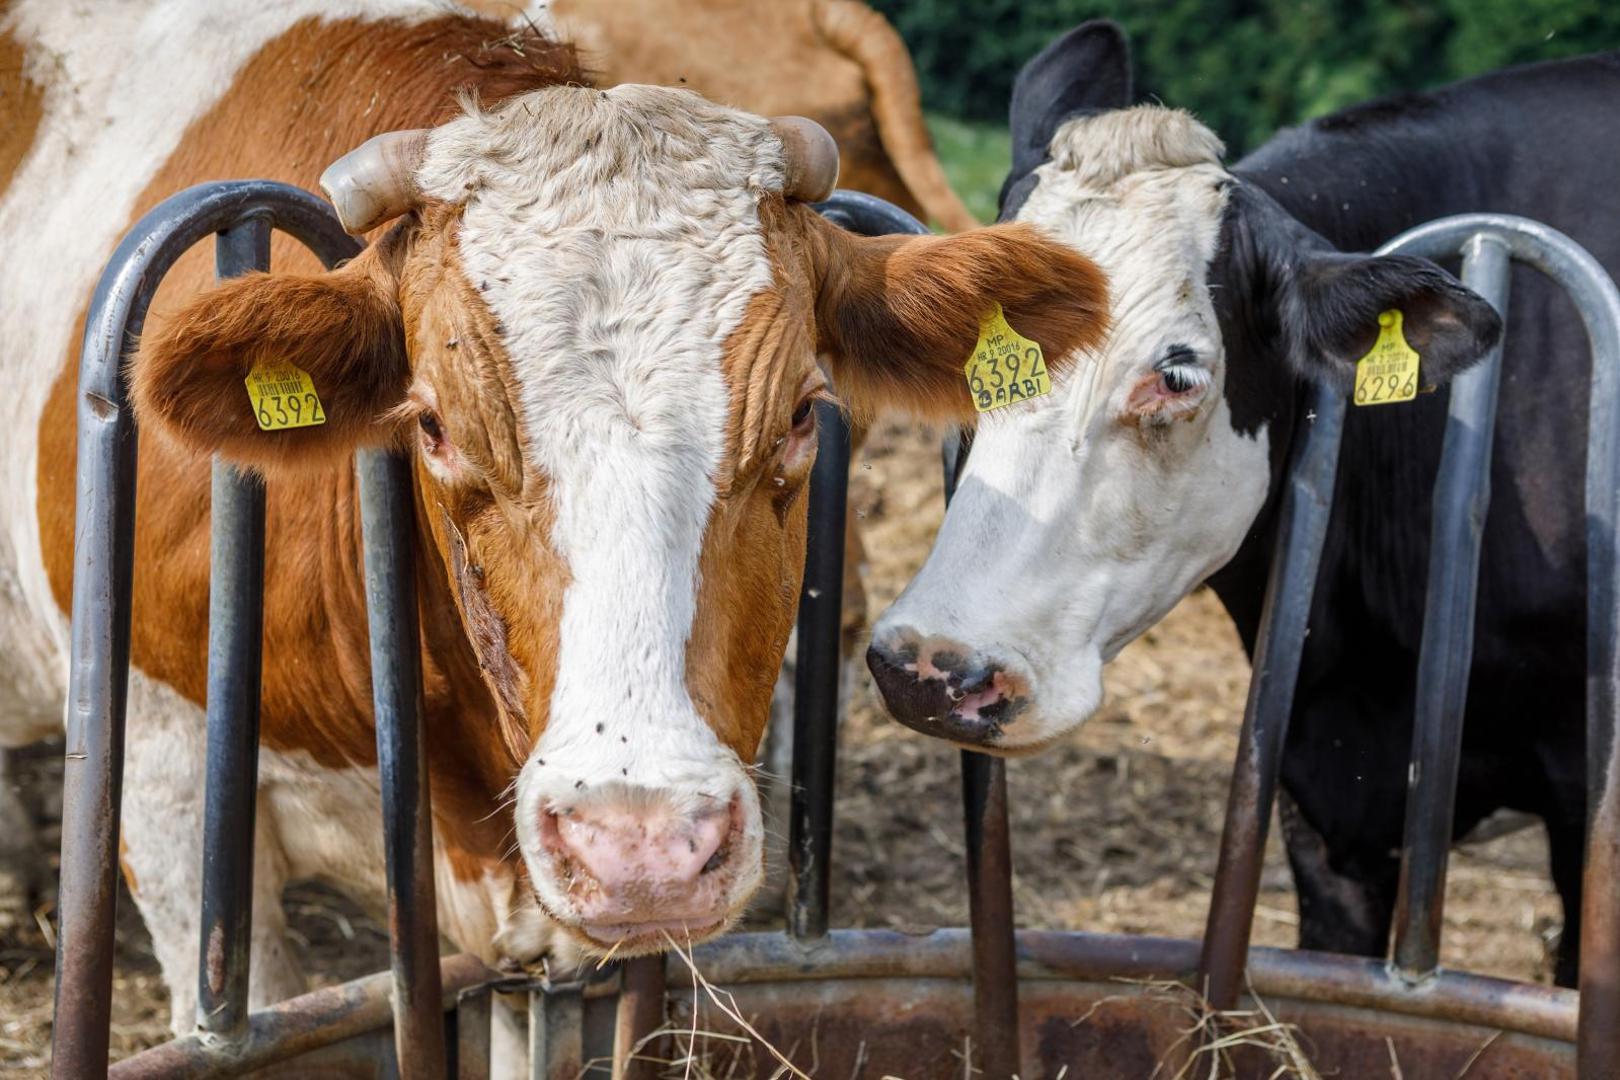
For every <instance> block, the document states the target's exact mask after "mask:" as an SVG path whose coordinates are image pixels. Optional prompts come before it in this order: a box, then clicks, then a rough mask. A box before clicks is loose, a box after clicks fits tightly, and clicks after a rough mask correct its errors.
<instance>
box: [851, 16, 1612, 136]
mask: <svg viewBox="0 0 1620 1080" xmlns="http://www.w3.org/2000/svg"><path fill="white" fill-rule="evenodd" d="M870 2H872V6H874V7H876V8H877V9H878V10H880V11H882V12H883V13H884V14H885V15H887V16H888V17H889V19H890V20H891V21H893V22H894V24H895V26H896V27H897V28H898V29H899V30H900V33H901V35H902V36H903V37H904V38H905V39H906V43H907V44H908V45H909V46H910V47H911V51H912V56H913V57H914V59H915V60H916V62H917V69H918V73H919V75H920V76H921V79H922V85H923V101H924V104H925V105H926V106H927V108H928V109H929V110H930V111H932V112H936V113H943V114H945V115H947V116H951V117H955V118H958V119H963V120H977V121H992V122H995V123H997V124H1004V123H1005V122H1006V116H1007V99H1008V95H1009V94H1010V92H1011V90H1012V82H1013V78H1014V76H1016V75H1017V73H1018V69H1019V67H1020V65H1022V64H1023V62H1024V61H1025V60H1027V59H1029V58H1030V57H1031V56H1033V55H1035V53H1036V52H1038V51H1040V49H1041V48H1042V47H1043V46H1045V45H1046V44H1047V43H1048V42H1049V41H1051V40H1052V39H1053V38H1054V37H1056V36H1057V35H1058V34H1060V33H1062V32H1063V31H1065V30H1067V29H1069V28H1070V27H1072V26H1075V25H1077V24H1078V23H1081V22H1083V21H1085V20H1086V19H1091V18H1098V17H1107V18H1112V19H1115V20H1117V21H1118V22H1119V23H1120V24H1121V25H1123V26H1124V27H1125V29H1126V30H1127V32H1129V34H1130V36H1131V44H1132V47H1133V49H1134V52H1135V62H1136V78H1137V91H1138V94H1139V95H1141V96H1151V97H1156V98H1158V99H1159V100H1161V101H1163V102H1164V103H1165V104H1167V105H1175V106H1179V107H1181V108H1186V109H1190V110H1192V111H1193V112H1194V113H1196V114H1197V115H1198V116H1199V117H1200V118H1201V119H1202V120H1204V121H1205V122H1206V123H1208V124H1210V125H1211V126H1212V127H1213V128H1214V129H1215V130H1216V131H1217V132H1219V133H1220V135H1221V137H1222V138H1224V139H1225V140H1226V142H1227V146H1228V148H1229V150H1230V152H1231V156H1232V157H1233V158H1236V156H1237V155H1238V154H1240V153H1242V152H1243V151H1244V150H1246V149H1248V148H1250V147H1253V146H1255V145H1257V144H1258V143H1260V142H1261V141H1263V140H1264V139H1265V138H1266V137H1267V136H1268V135H1269V134H1271V133H1272V132H1273V131H1275V130H1276V129H1277V128H1278V127H1279V126H1281V125H1284V124H1291V123H1297V122H1299V121H1301V120H1307V119H1310V118H1311V117H1314V116H1320V115H1322V114H1323V113H1327V112H1331V111H1332V110H1334V109H1337V108H1340V107H1342V106H1344V105H1349V104H1351V103H1353V102H1357V101H1362V100H1365V99H1367V98H1370V97H1375V96H1378V95H1380V94H1385V93H1389V92H1392V91H1395V90H1402V89H1417V88H1422V87H1427V86H1436V85H1439V84H1441V83H1446V82H1451V81H1452V80H1454V79H1459V78H1463V77H1465V76H1468V75H1474V74H1478V73H1479V72H1482V71H1488V70H1490V69H1492V68H1496V67H1502V66H1504V65H1507V64H1516V63H1523V62H1526V61H1532V60H1546V59H1552V58H1554V57H1559V56H1571V55H1575V54H1578V53H1585V52H1595V51H1598V50H1602V49H1613V48H1617V47H1620V0H1437V2H1431V3H1414V2H1402V0H1346V2H1332V0H870ZM1617 107H1620V104H1617Z"/></svg>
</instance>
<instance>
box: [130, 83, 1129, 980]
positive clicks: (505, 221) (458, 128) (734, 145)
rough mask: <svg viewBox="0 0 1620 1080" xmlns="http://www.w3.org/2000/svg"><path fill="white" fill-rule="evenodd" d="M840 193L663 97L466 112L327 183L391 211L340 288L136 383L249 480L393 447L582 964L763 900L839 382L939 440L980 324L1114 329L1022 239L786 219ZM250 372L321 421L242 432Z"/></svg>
mask: <svg viewBox="0 0 1620 1080" xmlns="http://www.w3.org/2000/svg"><path fill="white" fill-rule="evenodd" d="M835 171H836V150H835V149H834V148H833V147H832V143H831V140H830V138H829V137H828V136H827V135H826V134H825V132H821V131H820V130H819V129H817V128H815V127H814V126H813V125H810V124H809V122H808V121H794V120H791V119H787V120H775V121H767V120H765V119H762V118H759V117H754V116H749V115H747V114H744V113H740V112H736V111H734V110H730V109H725V108H721V107H719V106H716V105H713V104H711V103H709V102H706V101H704V100H703V99H701V98H699V97H697V96H696V95H693V94H690V93H685V92H682V91H677V90H669V89H661V88H653V87H637V86H620V87H616V88H615V89H613V90H610V91H607V92H600V91H596V90H590V89H585V88H579V87H552V88H548V89H545V90H541V91H536V92H533V93H529V94H525V95H522V96H519V97H515V98H512V99H510V100H508V101H506V102H504V103H502V104H500V105H498V106H495V107H493V108H491V109H488V110H481V109H470V110H468V111H467V112H466V114H465V115H463V116H461V117H459V118H458V119H455V120H453V121H451V122H449V123H447V124H445V125H443V126H441V127H439V128H435V129H431V130H425V131H412V132H396V133H391V134H387V135H383V136H378V137H376V138H374V139H372V140H370V141H368V142H366V143H364V144H362V145H361V146H360V147H358V148H357V149H356V150H354V151H353V152H351V153H350V154H348V155H346V156H345V157H344V158H342V159H341V160H340V161H339V162H338V163H336V164H335V165H334V166H333V167H332V168H331V169H329V170H328V172H327V175H326V177H325V178H323V185H324V186H326V187H327V189H328V191H329V193H331V195H332V196H333V198H334V202H335V204H336V205H337V207H338V209H339V213H340V216H341V217H342V218H343V220H344V222H345V224H346V226H348V227H350V229H351V231H363V230H368V229H372V228H374V227H376V226H378V225H380V224H383V223H385V222H386V221H388V220H390V219H393V218H399V224H397V225H396V226H394V227H393V228H392V229H391V230H389V231H388V232H387V233H386V235H384V236H382V237H381V238H380V239H378V240H377V241H376V242H375V243H374V244H373V245H372V246H371V247H370V248H368V249H367V250H366V251H365V252H364V253H363V254H362V255H360V256H359V257H358V258H356V259H355V260H354V261H353V262H352V263H350V264H349V265H347V266H345V267H343V268H341V269H339V270H336V271H333V272H331V273H328V274H325V275H319V276H316V277H297V276H293V275H286V276H275V275H272V276H260V277H251V278H246V279H243V280H241V281H239V282H235V283H232V284H230V285H227V286H225V287H223V288H222V289H220V290H218V291H217V292H215V293H213V294H210V295H208V296H204V297H201V298H199V299H198V300H197V301H195V302H194V303H193V305H192V307H191V308H189V309H188V310H187V311H185V312H183V313H182V314H181V316H180V317H179V318H178V319H177V320H176V321H175V323H174V324H173V325H172V326H171V327H169V328H168V329H167V330H166V331H165V333H164V334H163V335H160V336H157V337H155V338H154V339H152V340H150V341H148V342H147V343H146V345H145V346H144V347H143V349H142V352H141V355H140V357H139V358H138V360H137V363H136V364H135V369H134V371H135V379H134V382H135V387H134V394H135V398H136V401H137V408H138V409H140V410H141V412H142V416H143V418H144V419H145V421H147V422H149V426H151V427H154V428H161V429H163V430H165V431H167V432H168V433H169V434H170V435H172V436H174V437H175V438H177V439H179V440H180V441H181V442H182V443H184V444H186V445H188V446H192V447H194V448H196V449H199V450H209V451H218V452H221V453H224V454H225V455H226V456H228V457H231V458H233V459H236V460H240V461H245V462H247V463H249V464H251V465H255V466H257V467H259V468H261V469H264V470H266V471H269V472H279V471H284V470H298V469H310V468H326V469H339V468H344V467H346V466H345V464H344V463H345V459H346V457H347V455H348V454H350V453H351V452H352V450H353V448H354V446H355V445H356V444H357V443H361V442H367V441H371V442H376V441H383V440H389V439H392V440H402V441H403V442H405V443H406V444H407V445H409V446H410V447H411V448H412V449H413V450H414V452H415V453H416V457H417V461H418V463H419V467H418V470H417V477H418V481H419V489H420V501H421V503H422V506H421V511H420V513H419V518H420V520H419V522H418V532H419V534H420V535H422V536H424V537H425V538H426V539H427V540H428V542H430V543H431V544H432V545H433V546H434V547H435V548H436V549H437V553H438V556H439V563H438V566H439V568H442V575H441V576H438V577H435V578H434V579H433V580H432V581H431V582H430V587H435V588H440V589H442V592H443V594H444V596H445V602H444V603H443V604H442V605H440V607H439V608H438V609H437V610H448V611H450V612H453V613H454V617H455V618H456V619H457V620H458V621H459V626H458V628H457V629H459V632H460V633H459V638H456V637H454V636H452V635H451V634H449V633H446V631H445V629H444V628H440V627H425V633H429V634H432V635H433V637H434V639H435V640H439V641H446V642H452V643H453V644H454V648H455V649H456V650H458V651H460V652H461V653H463V654H467V653H470V654H471V658H470V661H467V662H463V663H461V664H460V669H461V670H466V671H470V672H471V673H472V677H473V678H474V679H476V680H477V681H479V682H481V683H482V684H483V690H484V693H482V694H480V693H479V692H478V690H477V688H476V687H460V688H458V691H459V693H458V696H459V697H460V698H461V699H463V700H466V701H467V702H468V704H467V706H466V707H467V708H468V709H469V710H473V711H476V712H478V713H479V714H480V715H489V716H490V723H489V725H488V726H489V728H490V732H489V737H490V738H491V739H496V740H499V745H500V746H501V747H503V748H506V749H509V750H510V752H511V753H510V759H511V761H512V767H513V768H514V769H515V770H516V771H517V772H518V776H517V783H516V801H515V806H514V814H515V818H516V821H515V824H516V832H517V836H518V841H519V848H520V851H521V854H522V857H523V859H524V862H525V863H526V865H527V870H528V874H527V877H528V879H529V881H530V882H531V883H532V884H533V888H534V893H535V896H536V898H537V899H538V901H539V903H540V904H541V905H542V906H543V907H544V908H545V910H546V911H547V912H548V913H549V914H550V915H552V916H553V917H554V919H555V920H556V921H557V922H558V923H560V924H562V925H563V926H565V927H567V928H568V929H569V930H571V931H573V933H574V935H575V937H576V940H577V941H579V942H580V943H582V944H584V945H586V946H587V947H593V948H600V949H607V948H613V947H619V948H621V951H624V950H628V951H630V952H634V951H636V950H640V949H648V948H655V947H659V946H660V945H661V944H662V943H663V940H664V938H663V935H664V934H665V933H666V932H668V931H677V932H689V933H692V934H699V935H701V934H706V933H712V932H715V931H717V930H719V929H721V928H723V927H724V926H725V925H727V924H728V923H729V922H730V921H731V920H733V919H735V918H736V917H737V916H738V914H740V912H741V909H742V906H743V904H744V903H745V902H746V900H747V899H748V897H749V895H750V894H751V893H752V891H753V890H754V888H755V887H756V885H757V883H758V881H759V880H760V877H761V850H762V844H761V838H762V826H761V822H760V809H759V799H758V796H757V793H756V791H755V789H754V785H753V782H752V779H751V777H750V776H749V775H748V773H747V770H746V768H745V763H747V762H750V761H752V759H753V756H754V753H755V750H756V748H757V745H758V742H759V739H760V735H761V732H762V728H763V725H764V721H765V717H766V715H767V713H768V710H769V702H770V697H771V691H772V687H773V685H774V683H775V679H776V674H777V671H778V669H779V667H780V664H781V660H782V654H783V651H784V648H785V645H786V640H787V636H788V632H789V630H790V628H791V623H792V618H793V613H794V606H795V602H796V599H797V595H798V591H799V585H800V579H801V576H802V573H803V565H804V543H805V523H806V516H805V514H806V503H807V500H806V499H805V498H804V497H803V489H804V487H805V484H806V481H807V478H808V475H809V472H810V467H811V464H812V462H813V459H814V454H815V435H816V432H815V410H814V409H813V408H812V406H813V404H814V402H815V401H816V400H818V399H819V398H821V397H824V396H827V395H828V393H829V389H828V384H829V382H830V383H831V384H832V385H833V386H835V387H836V388H837V390H838V393H839V396H840V397H841V398H842V399H843V400H844V401H845V402H846V403H847V404H848V405H849V406H850V408H851V409H852V410H854V411H856V412H859V413H862V414H869V413H871V412H873V411H875V410H876V408H878V407H879V406H881V405H894V406H899V407H902V408H909V409H910V410H911V411H914V412H919V413H923V414H928V415H934V416H942V417H948V418H952V419H956V418H960V417H962V416H965V415H969V414H971V411H972V402H971V399H970V398H969V397H968V394H967V391H966V388H965V387H964V385H963V383H962V379H961V357H963V356H964V355H966V354H967V352H968V351H969V350H970V349H971V348H972V346H973V343H974V341H975V340H976V338H977V334H978V326H979V316H980V314H981V313H983V312H985V311H987V310H989V309H990V308H991V306H992V305H993V304H1000V305H1002V307H1003V308H1004V309H1005V311H1006V312H1007V316H1008V318H1009V319H1011V320H1012V322H1013V324H1014V325H1016V326H1018V327H1019V329H1020V331H1021V332H1022V333H1024V334H1025V335H1026V336H1028V337H1030V338H1031V339H1032V340H1034V341H1036V342H1037V343H1038V344H1039V345H1040V346H1041V347H1042V348H1043V349H1044V350H1045V352H1046V355H1047V356H1048V357H1049V358H1051V357H1056V358H1059V359H1057V360H1056V361H1051V360H1049V363H1051V364H1052V367H1053V372H1054V378H1056V377H1059V376H1061V373H1062V370H1063V361H1062V359H1061V358H1063V357H1065V356H1067V355H1069V354H1071V353H1073V352H1074V351H1075V350H1076V349H1077V348H1079V347H1081V346H1085V345H1088V344H1091V343H1092V342H1094V341H1095V340H1096V338H1097V336H1098V334H1099V333H1100V332H1101V330H1102V327H1103V326H1104V324H1105V310H1106V302H1105V295H1106V294H1105V288H1104V284H1103V280H1102V278H1101V275H1100V274H1099V273H1098V271H1097V270H1096V268H1095V267H1094V266H1093V264H1092V263H1091V262H1090V261H1089V260H1087V259H1085V258H1084V257H1083V256H1081V255H1079V254H1078V253H1076V252H1074V251H1072V250H1070V249H1068V248H1066V247H1064V246H1063V245H1061V244H1058V243H1056V242H1054V241H1052V240H1050V239H1048V238H1045V237H1042V236H1039V235H1037V234H1036V233H1035V232H1033V231H1032V230H1030V229H1028V228H1025V227H1022V226H997V227H992V228H989V229H982V230H975V231H973V232H971V233H967V234H963V235H960V236H956V237H915V238H902V237H882V238H864V237H857V236H853V235H851V234H848V233H845V232H843V231H842V230H840V229H838V228H837V227H835V226H833V225H831V224H829V223H827V222H826V221H824V220H823V219H822V218H821V217H820V216H819V215H817V214H816V213H814V212H813V211H812V210H811V209H810V208H809V207H808V206H807V205H805V203H806V202H807V201H814V200H818V199H821V198H824V197H825V196H826V195H827V194H828V192H829V191H830V190H831V187H832V184H833V175H834V173H835ZM261 353H275V354H276V355H277V356H279V357H280V358H281V359H283V360H284V361H288V362H296V363H298V364H299V366H301V367H302V368H304V369H305V370H306V371H307V372H308V374H309V376H310V377H311V379H312V380H313V382H314V383H315V385H316V387H317V388H318V389H319V392H320V394H321V399H322V402H323V404H325V406H326V411H327V414H328V422H327V423H326V424H324V425H321V426H319V427H309V428H299V429H289V430H286V431H276V432H260V431H257V429H256V425H254V424H253V423H252V420H251V416H249V417H248V418H247V420H248V423H247V424H246V425H245V426H244V425H243V424H241V423H240V422H239V417H238V414H239V413H241V412H243V411H245V397H244V395H242V393H241V376H240V374H239V372H241V371H242V370H243V369H244V368H246V367H251V365H252V364H253V363H255V362H256V361H257V359H258V358H259V355H260V354H261ZM818 358H819V360H820V362H822V363H825V364H826V366H827V372H826V374H825V376H824V375H823V373H822V371H821V370H820V368H819V367H818ZM238 399H242V400H241V401H239V400H238ZM473 661H475V662H473ZM444 666H445V667H446V668H447V669H448V668H451V667H453V666H454V665H453V664H452V663H451V662H450V660H445V661H444ZM502 783H504V778H503V780H502ZM498 786H499V785H497V787H498Z"/></svg>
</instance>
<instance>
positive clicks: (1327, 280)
mask: <svg viewBox="0 0 1620 1080" xmlns="http://www.w3.org/2000/svg"><path fill="white" fill-rule="evenodd" d="M1287 269H1288V270H1291V271H1292V275H1291V276H1292V281H1290V282H1288V283H1287V284H1286V286H1285V287H1284V289H1283V303H1282V304H1281V310H1280V312H1279V314H1280V317H1281V319H1282V323H1283V325H1282V330H1283V334H1284V336H1285V339H1286V340H1287V341H1288V342H1289V345H1290V348H1289V350H1288V351H1289V354H1290V357H1291V359H1292V362H1293V363H1295V364H1299V365H1303V366H1304V368H1305V370H1304V371H1303V372H1302V374H1304V375H1305V376H1306V377H1307V378H1309V379H1313V380H1317V381H1327V382H1331V383H1334V384H1336V385H1341V386H1344V387H1347V388H1348V387H1349V386H1350V385H1351V383H1352V382H1353V381H1354V379H1355V369H1356V362H1357V361H1358V360H1360V359H1361V358H1362V357H1364V356H1366V355H1367V353H1368V352H1370V351H1371V350H1372V347H1373V345H1374V344H1375V343H1376V342H1377V340H1378V335H1379V321H1378V316H1379V315H1380V314H1381V313H1382V312H1385V311H1399V312H1400V313H1401V316H1402V318H1401V322H1402V332H1403V334H1404V336H1405V338H1406V342H1407V344H1408V345H1410V346H1411V347H1412V348H1413V349H1415V350H1416V351H1417V354H1418V362H1419V367H1420V370H1419V377H1420V378H1421V379H1422V381H1423V383H1424V384H1425V385H1431V386H1432V385H1438V384H1440V383H1444V382H1447V381H1449V380H1450V379H1452V378H1453V377H1454V376H1456V375H1458V374H1461V373H1462V372H1463V371H1464V370H1466V369H1467V368H1469V367H1471V366H1472V365H1473V364H1475V363H1477V362H1478V361H1480V360H1482V359H1484V357H1485V354H1486V353H1487V352H1489V351H1490V349H1491V347H1492V346H1493V345H1495V344H1496V342H1497V341H1498V340H1499V339H1500V338H1501V336H1502V319H1501V317H1500V316H1499V315H1497V313H1496V310H1495V309H1494V308H1492V307H1491V305H1490V304H1489V303H1487V302H1486V300H1485V299H1484V298H1483V297H1481V296H1480V295H1479V294H1478V293H1476V292H1474V291H1473V290H1471V289H1468V288H1466V287H1464V286H1463V284H1462V283H1461V282H1459V281H1458V280H1457V279H1456V278H1454V277H1452V276H1451V275H1450V274H1448V273H1446V272H1445V271H1444V270H1442V269H1440V267H1438V266H1436V265H1435V264H1434V263H1432V262H1429V261H1428V260H1427V259H1417V258H1412V257H1410V256H1405V255H1383V256H1369V255H1347V254H1344V253H1342V252H1338V251H1314V252H1307V253H1305V254H1303V255H1302V256H1301V258H1300V259H1299V261H1298V262H1296V263H1295V264H1294V265H1293V266H1292V267H1289V268H1287Z"/></svg>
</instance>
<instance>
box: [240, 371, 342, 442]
mask: <svg viewBox="0 0 1620 1080" xmlns="http://www.w3.org/2000/svg"><path fill="white" fill-rule="evenodd" d="M242 381H243V382H245V383H247V392H248V400H249V401H251V402H253V416H254V418H255V419H257V420H258V421H259V430H260V431H282V430H284V429H286V428H301V427H314V426H315V425H317V424H324V423H326V412H325V410H324V409H322V408H321V399H320V397H319V396H318V395H317V394H316V393H315V383H314V382H313V381H312V380H311V379H310V377H309V372H307V371H305V370H304V369H303V368H301V367H298V366H297V365H295V364H285V363H284V364H270V363H259V364H255V365H254V366H253V370H252V371H249V372H248V375H247V378H246V379H244V380H242Z"/></svg>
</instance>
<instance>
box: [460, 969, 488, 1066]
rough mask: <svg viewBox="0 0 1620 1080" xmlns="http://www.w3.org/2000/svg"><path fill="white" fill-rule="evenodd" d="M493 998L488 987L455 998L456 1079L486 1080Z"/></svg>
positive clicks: (478, 987)
mask: <svg viewBox="0 0 1620 1080" xmlns="http://www.w3.org/2000/svg"><path fill="white" fill-rule="evenodd" d="M493 1009H494V996H493V995H492V994H491V992H490V988H489V987H487V986H475V987H473V988H472V989H470V990H463V991H462V992H461V993H460V994H459V995H458V996H457V997H456V1080H489V1052H490V1023H491V1021H492V1020H493V1015H492V1014H493Z"/></svg>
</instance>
